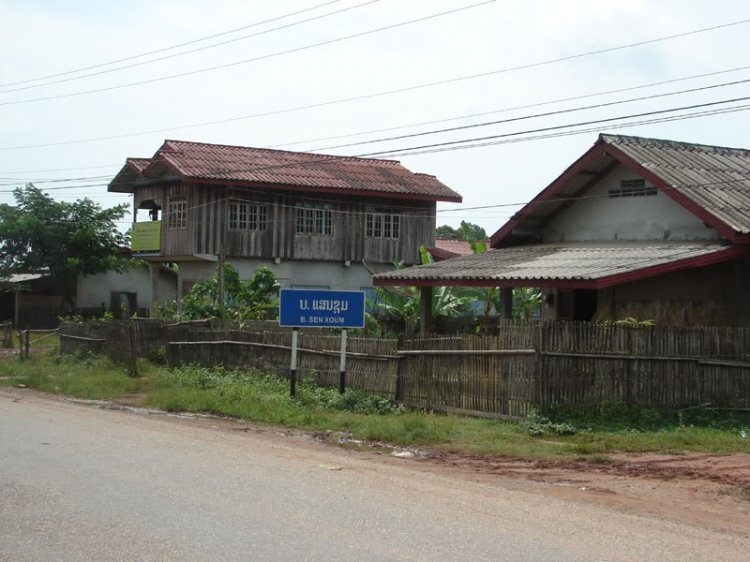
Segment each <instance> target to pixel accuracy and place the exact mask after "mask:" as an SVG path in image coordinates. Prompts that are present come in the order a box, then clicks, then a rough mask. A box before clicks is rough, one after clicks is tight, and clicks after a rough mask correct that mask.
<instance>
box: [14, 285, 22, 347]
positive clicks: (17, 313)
mask: <svg viewBox="0 0 750 562" xmlns="http://www.w3.org/2000/svg"><path fill="white" fill-rule="evenodd" d="M15 308H16V309H15V311H14V312H15V321H14V323H13V327H14V328H15V329H16V330H18V331H19V333H20V332H21V291H18V290H16V307H15ZM19 343H20V341H19Z"/></svg>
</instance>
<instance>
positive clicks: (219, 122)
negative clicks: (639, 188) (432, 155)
mask: <svg viewBox="0 0 750 562" xmlns="http://www.w3.org/2000/svg"><path fill="white" fill-rule="evenodd" d="M622 48H625V46H623V47H622ZM596 52H598V51H594V53H596ZM539 64H546V63H544V62H542V63H539ZM747 69H750V65H745V66H739V67H735V68H729V69H725V70H718V71H714V72H707V73H703V74H695V75H692V76H685V77H682V78H673V79H671V80H662V81H659V82H652V83H649V84H642V85H638V86H631V87H627V88H620V89H616V90H609V91H605V92H597V93H592V94H584V95H581V96H573V97H569V98H561V99H556V100H550V101H545V102H540V103H536V104H528V105H522V106H516V107H509V108H502V109H497V110H492V111H488V112H482V113H477V114H469V115H461V116H457V117H451V118H449V119H444V120H443V119H440V120H437V121H428V122H425V123H418V124H414V125H402V126H399V127H391V128H386V129H377V130H374V131H365V132H360V133H354V134H353V135H341V136H337V137H325V138H321V139H314V140H310V141H296V142H293V143H284V144H278V145H273V146H269V147H267V148H280V147H284V146H291V145H294V144H301V143H306V142H316V141H318V140H321V141H322V140H332V139H336V138H345V137H347V136H356V135H363V134H369V133H373V132H384V131H389V130H395V129H400V128H405V127H411V126H418V125H429V124H434V123H441V122H445V121H452V120H458V119H466V118H470V117H475V116H482V115H487V114H492V113H501V112H506V111H514V110H518V109H529V108H532V107H540V106H544V105H550V104H554V103H562V102H566V101H574V100H577V99H584V98H588V97H597V96H604V95H609V94H616V93H622V92H627V91H632V90H638V89H642V88H651V87H656V86H661V85H664V84H670V83H674V82H682V81H686V80H694V79H698V78H707V77H710V76H717V75H720V74H727V73H730V72H738V71H741V70H747ZM510 70H512V69H507V68H506V69H500V70H495V71H490V72H483V73H480V74H471V75H468V76H459V77H454V78H448V79H446V80H441V81H438V82H428V83H424V84H418V85H416V86H408V87H405V88H398V89H395V90H386V91H382V92H375V93H372V94H364V95H361V96H354V97H349V98H339V99H335V100H329V101H326V102H320V103H314V104H309V105H303V106H296V107H290V108H285V109H278V110H271V111H266V112H262V113H254V114H250V115H241V116H237V117H229V118H226V119H219V120H216V121H204V122H199V123H191V124H186V125H177V126H172V127H161V128H158V129H148V130H145V131H137V132H133V133H123V134H119V135H108V136H101V137H89V138H85V139H75V140H67V141H57V142H48V143H40V144H30V145H20V146H8V147H0V151H6V150H26V149H31V148H49V147H53V146H64V145H70V144H82V143H89V142H101V141H107V140H118V139H123V138H131V137H136V136H143V135H150V134H154V133H166V132H170V131H177V130H182V129H194V128H200V127H207V126H211V125H223V124H226V123H232V122H236V121H244V120H250V119H257V118H261V117H271V116H274V115H281V114H286V113H296V112H301V111H306V110H310V109H318V108H321V107H326V106H331V105H337V104H340V103H348V102H354V101H363V100H367V99H372V98H378V97H382V96H389V95H394V94H400V93H405V92H410V91H414V90H419V89H423V88H432V87H436V86H441V85H444V84H450V83H455V82H460V81H465V80H474V79H477V78H484V77H486V76H491V75H494V74H497V73H502V72H507V71H510ZM4 173H15V172H4Z"/></svg>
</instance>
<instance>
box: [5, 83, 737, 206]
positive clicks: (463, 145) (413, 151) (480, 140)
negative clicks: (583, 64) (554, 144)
mask: <svg viewBox="0 0 750 562" xmlns="http://www.w3.org/2000/svg"><path fill="white" fill-rule="evenodd" d="M749 99H750V96H746V97H741V98H734V99H729V100H720V101H714V102H708V103H703V104H694V105H690V106H683V107H678V108H668V109H663V110H658V111H650V112H644V113H636V114H630V115H622V116H618V117H611V118H606V119H598V120H591V121H583V122H578V123H569V124H565V125H557V126H553V127H543V128H537V129H530V130H523V131H515V132H512V133H504V134H502V135H492V136H487V137H477V138H471V139H463V140H457V141H449V142H445V143H435V144H431V145H422V146H416V147H408V148H401V149H393V150H390V151H381V152H371V153H366V154H359V155H356V156H345V157H342V156H321V158H318V159H315V160H310V161H307V162H295V163H291V164H276V165H269V166H256V167H253V168H247V169H244V170H231V171H232V172H238V171H239V172H260V171H266V170H273V169H280V168H281V169H283V168H289V167H299V166H306V165H311V164H317V163H324V162H328V161H331V160H341V159H342V158H343V159H347V158H365V157H372V156H376V155H384V154H394V155H397V154H401V155H406V156H412V155H421V154H431V153H434V152H443V151H446V150H462V149H468V148H478V147H481V146H489V145H495V144H506V143H510V142H524V141H530V140H541V139H542V138H545V139H546V138H555V137H557V136H569V135H572V134H583V133H586V132H591V131H596V130H602V127H596V128H592V129H583V130H575V131H562V130H563V129H566V128H572V127H585V126H588V125H591V124H603V123H610V122H612V121H618V120H624V119H633V118H639V117H644V116H653V115H659V114H664V113H671V112H675V111H686V110H688V109H696V108H702V107H711V106H716V105H719V104H725V103H735V102H737V101H744V100H749ZM748 107H750V105H745V106H738V107H736V108H725V109H721V110H713V111H706V112H696V113H694V114H687V115H678V116H673V117H669V118H667V119H655V120H642V121H637V122H633V123H624V124H619V125H618V127H629V126H636V125H647V124H651V123H656V122H665V121H676V120H681V119H689V118H695V117H702V116H707V115H714V114H718V113H728V112H734V111H744V110H746V109H747V108H748ZM551 131H556V133H554V134H553V135H540V136H536V137H533V136H532V137H525V138H516V139H513V138H512V137H522V136H523V135H533V134H535V133H548V132H551ZM496 139H503V140H496ZM487 140H493V141H494V142H484V141H487ZM472 143H473V144H472ZM455 145H460V146H455ZM227 171H228V172H229V171H230V170H227ZM99 185H109V184H90V185H88V186H81V185H77V186H62V187H50V188H46V189H47V190H57V189H76V188H80V187H97V186H99ZM12 191H13V190H6V191H0V193H12Z"/></svg>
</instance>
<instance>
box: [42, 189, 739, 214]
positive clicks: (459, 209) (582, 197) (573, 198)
mask: <svg viewBox="0 0 750 562" xmlns="http://www.w3.org/2000/svg"><path fill="white" fill-rule="evenodd" d="M748 181H750V179H749V178H742V179H732V180H718V181H713V182H703V183H692V184H684V185H680V186H679V187H675V186H673V187H666V188H661V189H662V190H663V191H671V190H676V189H680V190H689V189H704V188H707V187H715V186H719V185H725V184H736V183H743V182H748ZM247 191H250V192H256V193H263V194H266V193H267V191H265V190H258V189H255V190H253V189H250V190H247ZM609 197H610V195H609V194H606V193H605V194H599V195H575V196H569V197H559V198H555V199H550V200H543V201H537V203H539V204H545V205H548V204H549V205H551V204H559V203H566V202H572V201H582V200H588V199H603V198H609ZM304 199H305V200H306V201H320V202H331V203H340V202H341V201H340V200H335V199H324V198H314V197H308V196H307V195H305V197H304ZM224 201H226V198H220V199H217V200H216V201H211V202H207V203H200V204H198V205H192V206H190V207H188V208H187V210H188V211H190V210H194V209H198V208H202V207H208V206H210V205H214V204H220V203H223V202H224ZM230 201H233V202H247V203H259V201H257V200H255V199H243V198H241V197H231V198H230ZM533 201H534V200H530V201H522V202H517V203H498V204H493V205H480V206H474V207H456V208H451V209H438V210H437V211H436V212H437V213H456V212H468V211H477V210H488V209H504V208H508V207H523V206H526V205H528V204H529V203H532V202H533ZM274 205H276V206H278V207H280V208H287V209H297V208H298V207H297V206H296V205H286V204H283V203H274ZM388 207H389V208H394V209H405V210H410V211H414V207H398V206H392V205H389V206H388ZM328 210H329V211H330V212H331V213H332V214H346V215H354V216H357V215H360V216H361V215H367V214H370V213H368V212H367V211H344V210H339V209H328ZM432 216H433V215H432V214H431V213H425V212H422V211H418V212H410V213H403V214H402V215H401V220H402V221H404V220H409V219H415V220H416V219H425V218H432ZM507 216H508V217H511V216H513V215H507ZM457 218H462V217H457ZM463 218H476V217H472V216H468V215H467V216H465V217H463ZM493 218H494V217H493ZM295 221H296V218H292V219H278V220H276V221H274V222H282V223H283V222H295ZM50 222H60V221H50ZM65 222H67V221H65ZM113 222H115V223H119V224H133V221H132V220H131V221H113ZM187 222H188V224H209V223H213V222H214V221H211V220H210V219H206V220H201V221H196V220H188V221H187Z"/></svg>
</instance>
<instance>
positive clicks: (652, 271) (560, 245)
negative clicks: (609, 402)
mask: <svg viewBox="0 0 750 562" xmlns="http://www.w3.org/2000/svg"><path fill="white" fill-rule="evenodd" d="M491 247H492V249H491V250H489V251H488V252H486V253H483V254H475V255H467V256H462V257H456V258H453V259H449V260H445V261H441V262H439V263H434V264H429V265H424V266H418V267H412V268H409V269H406V270H402V271H397V272H392V273H384V274H380V275H377V276H376V277H375V280H374V283H375V285H382V286H388V285H396V286H397V285H411V286H421V287H423V293H426V294H429V291H430V287H433V286H444V285H455V286H492V287H501V288H503V289H505V292H506V297H507V294H508V293H509V291H510V290H512V288H513V287H522V286H523V287H540V288H542V290H543V297H542V298H543V304H542V318H543V319H553V320H562V319H566V320H581V321H589V320H598V321H605V320H619V319H624V318H629V317H633V318H636V319H639V320H646V319H652V320H655V321H656V322H657V323H658V324H661V325H728V326H735V325H741V326H750V150H746V149H736V148H724V147H718V146H707V145H700V144H692V143H684V142H675V141H668V140H658V139H649V138H640V137H632V136H621V135H606V134H603V135H600V136H599V138H598V140H597V141H596V143H595V144H594V145H593V146H592V147H591V148H590V149H589V150H588V151H587V152H586V153H585V154H583V155H582V156H581V157H580V158H579V159H578V160H576V161H575V162H574V163H573V164H572V165H571V166H570V167H569V168H568V169H567V170H565V171H564V172H563V173H562V174H561V175H560V176H559V177H558V178H557V179H556V180H555V181H553V182H552V183H551V184H550V185H548V186H547V187H546V188H545V189H543V190H542V191H541V192H540V193H539V194H538V195H537V196H536V197H534V199H533V200H532V201H531V202H529V203H528V204H526V205H525V206H524V207H523V208H522V209H521V210H520V211H518V212H517V213H515V215H514V216H513V217H512V218H511V219H510V220H509V221H508V222H507V223H506V224H505V225H504V226H503V227H502V228H500V229H499V230H498V231H497V232H496V233H495V234H494V235H493V236H492V237H491ZM424 300H426V299H423V301H424ZM427 300H429V299H427ZM505 300H506V301H507V300H508V299H507V298H506V299H505ZM505 312H506V313H508V312H509V310H506V311H505ZM425 316H426V317H428V315H425Z"/></svg>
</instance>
